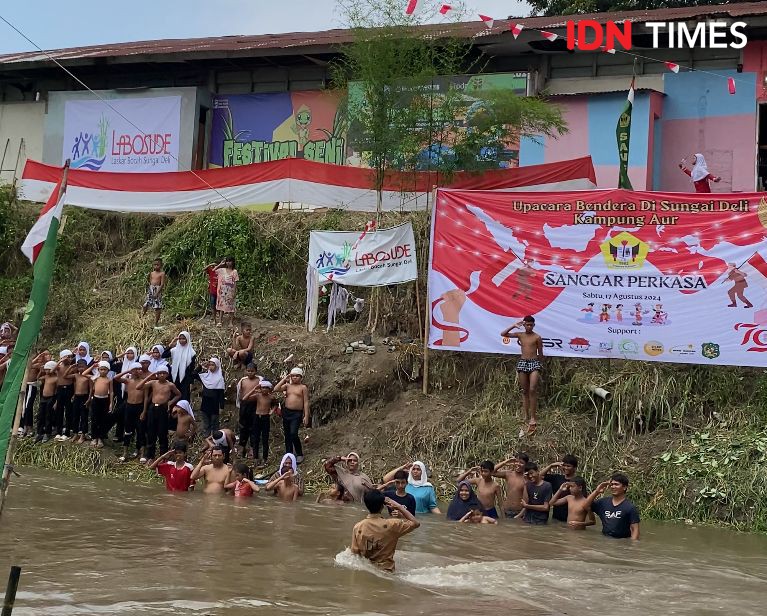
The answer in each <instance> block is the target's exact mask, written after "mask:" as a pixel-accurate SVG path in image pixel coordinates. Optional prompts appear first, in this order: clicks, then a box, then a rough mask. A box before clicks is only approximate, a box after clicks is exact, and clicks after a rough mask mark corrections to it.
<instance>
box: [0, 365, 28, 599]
mask: <svg viewBox="0 0 767 616" xmlns="http://www.w3.org/2000/svg"><path fill="white" fill-rule="evenodd" d="M29 363H30V362H29V360H27V367H26V368H24V380H23V382H22V387H21V389H20V390H19V399H18V402H17V403H16V416H15V417H14V418H13V429H12V431H11V437H10V439H9V440H8V451H6V452H5V461H4V462H5V464H4V465H3V477H2V480H0V516H2V515H3V507H4V506H5V499H6V497H7V495H8V486H9V484H10V481H11V473H12V472H13V471H12V469H13V454H14V450H15V449H16V442H17V441H18V438H19V437H18V431H19V426H20V425H21V417H22V415H23V413H24V401H25V399H26V392H27V381H28V380H29ZM11 607H12V606H11ZM3 613H5V612H3ZM9 613H10V612H9Z"/></svg>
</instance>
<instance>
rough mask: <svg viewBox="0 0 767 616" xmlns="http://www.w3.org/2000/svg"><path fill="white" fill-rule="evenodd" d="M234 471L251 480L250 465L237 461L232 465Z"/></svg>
mask: <svg viewBox="0 0 767 616" xmlns="http://www.w3.org/2000/svg"><path fill="white" fill-rule="evenodd" d="M234 472H235V473H240V475H242V476H243V477H245V478H246V479H250V480H251V481H253V471H252V470H251V469H250V467H249V466H248V465H247V464H244V463H242V462H238V463H237V464H235V465H234Z"/></svg>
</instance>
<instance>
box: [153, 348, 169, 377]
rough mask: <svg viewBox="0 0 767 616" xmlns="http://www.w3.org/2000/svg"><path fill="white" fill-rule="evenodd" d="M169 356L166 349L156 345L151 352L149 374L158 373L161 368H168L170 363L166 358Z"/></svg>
mask: <svg viewBox="0 0 767 616" xmlns="http://www.w3.org/2000/svg"><path fill="white" fill-rule="evenodd" d="M166 355H167V352H166V351H165V347H164V346H163V345H161V344H155V345H154V346H153V347H152V348H151V349H150V350H149V372H152V373H154V372H157V371H158V370H159V369H160V368H167V367H168V362H167V361H165V359H164V357H165V356H166Z"/></svg>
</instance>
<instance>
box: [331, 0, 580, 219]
mask: <svg viewBox="0 0 767 616" xmlns="http://www.w3.org/2000/svg"><path fill="white" fill-rule="evenodd" d="M406 4H407V0H341V2H340V7H341V12H342V15H343V17H344V20H345V21H346V25H347V26H348V27H349V28H350V29H351V31H352V33H353V41H352V42H351V43H350V44H347V45H345V46H344V47H343V48H342V49H341V50H340V51H341V57H340V59H339V60H338V61H337V62H336V63H335V64H334V65H333V82H334V85H335V86H336V87H339V88H346V89H347V91H348V96H347V101H346V109H345V112H346V114H347V116H348V119H349V134H348V140H349V143H350V144H351V146H352V147H353V148H354V149H358V150H359V151H360V153H361V155H362V158H363V160H364V161H365V163H366V164H367V165H368V166H369V167H371V168H372V169H373V170H374V172H375V178H376V189H377V190H378V192H379V195H380V194H381V187H382V185H383V181H384V176H385V174H386V172H387V171H388V170H392V169H396V170H400V171H415V170H423V169H429V170H434V171H438V172H441V173H444V174H447V175H449V174H451V173H452V172H454V171H456V170H462V169H469V170H473V169H482V168H487V167H496V168H497V167H498V159H499V157H500V156H501V152H502V151H503V149H504V148H505V147H506V146H507V145H508V144H510V143H513V142H516V141H517V140H518V139H520V138H521V137H522V136H525V135H549V136H555V135H557V134H559V133H561V132H564V131H565V130H566V127H565V122H564V120H563V119H562V115H561V112H560V110H559V108H557V107H556V106H554V105H550V104H548V103H547V102H545V101H543V100H541V99H538V98H535V97H526V96H518V95H516V94H514V92H512V91H510V90H504V89H502V88H483V87H478V86H477V87H473V89H471V91H467V90H468V88H467V89H466V90H464V89H461V88H458V87H450V84H451V83H453V82H452V81H451V79H450V77H451V76H455V75H464V74H470V73H481V72H482V70H483V69H484V68H485V66H484V64H483V63H484V61H485V60H484V59H483V58H482V57H481V56H479V55H478V54H477V52H476V50H475V49H474V48H473V47H472V45H471V41H470V40H469V39H468V38H466V37H465V36H461V34H460V32H461V30H460V27H459V26H456V23H457V22H458V21H460V19H461V18H462V16H463V14H462V12H461V11H460V10H456V11H451V13H450V20H451V21H448V22H447V23H445V24H444V28H442V29H439V30H437V29H435V28H424V27H422V26H423V25H424V24H425V23H426V22H428V21H430V20H431V19H432V18H433V17H434V15H430V14H428V13H417V14H416V15H406V14H405V6H406ZM424 4H425V3H424ZM427 6H431V5H427ZM435 6H436V5H435ZM435 10H436V8H435ZM474 83H475V85H476V84H478V83H481V80H475V82H474ZM379 209H380V198H379Z"/></svg>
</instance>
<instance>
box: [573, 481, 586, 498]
mask: <svg viewBox="0 0 767 616" xmlns="http://www.w3.org/2000/svg"><path fill="white" fill-rule="evenodd" d="M573 483H574V484H575V485H577V486H578V487H579V488H580V489H581V493H582V494H585V493H586V481H585V480H584V479H583V477H576V478H575V479H573Z"/></svg>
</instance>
